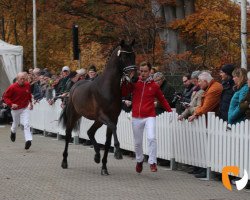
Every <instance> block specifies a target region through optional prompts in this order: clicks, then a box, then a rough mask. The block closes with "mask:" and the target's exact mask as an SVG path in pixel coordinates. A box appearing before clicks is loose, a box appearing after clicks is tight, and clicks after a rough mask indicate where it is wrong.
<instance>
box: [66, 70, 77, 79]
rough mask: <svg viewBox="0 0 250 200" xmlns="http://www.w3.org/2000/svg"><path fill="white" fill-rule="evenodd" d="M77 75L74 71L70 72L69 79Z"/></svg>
mask: <svg viewBox="0 0 250 200" xmlns="http://www.w3.org/2000/svg"><path fill="white" fill-rule="evenodd" d="M76 75H77V73H76V71H72V72H70V73H69V76H68V77H69V78H74V77H75V76H76Z"/></svg>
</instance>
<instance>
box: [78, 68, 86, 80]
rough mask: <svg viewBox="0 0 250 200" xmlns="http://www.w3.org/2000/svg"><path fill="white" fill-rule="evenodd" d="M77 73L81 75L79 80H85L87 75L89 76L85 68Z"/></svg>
mask: <svg viewBox="0 0 250 200" xmlns="http://www.w3.org/2000/svg"><path fill="white" fill-rule="evenodd" d="M76 73H77V74H78V75H79V79H78V80H83V79H85V78H86V74H87V72H86V69H84V68H81V69H78V70H76Z"/></svg>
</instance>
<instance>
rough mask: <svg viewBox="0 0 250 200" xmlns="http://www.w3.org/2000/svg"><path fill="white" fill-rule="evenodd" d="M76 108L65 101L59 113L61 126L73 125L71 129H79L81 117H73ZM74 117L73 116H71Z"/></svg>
mask: <svg viewBox="0 0 250 200" xmlns="http://www.w3.org/2000/svg"><path fill="white" fill-rule="evenodd" d="M69 101H70V99H69ZM76 113H77V112H76V110H75V108H74V106H73V104H72V103H70V102H67V103H66V105H65V106H64V108H63V110H62V112H61V115H60V117H59V123H60V124H62V127H63V128H70V127H71V126H72V125H73V127H72V128H73V130H75V131H78V130H79V129H80V124H81V117H79V118H77V119H76V118H75V117H74V116H76ZM73 117H74V118H73ZM68 126H69V127H68Z"/></svg>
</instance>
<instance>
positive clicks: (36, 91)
mask: <svg viewBox="0 0 250 200" xmlns="http://www.w3.org/2000/svg"><path fill="white" fill-rule="evenodd" d="M31 93H32V95H33V97H34V100H41V99H42V98H43V93H42V87H41V85H40V81H37V82H35V83H33V84H32V85H31Z"/></svg>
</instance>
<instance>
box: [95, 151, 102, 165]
mask: <svg viewBox="0 0 250 200" xmlns="http://www.w3.org/2000/svg"><path fill="white" fill-rule="evenodd" d="M94 160H95V162H96V163H100V161H101V155H100V154H99V153H98V154H95V159H94Z"/></svg>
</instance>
